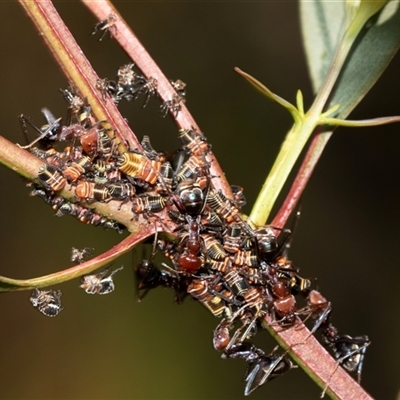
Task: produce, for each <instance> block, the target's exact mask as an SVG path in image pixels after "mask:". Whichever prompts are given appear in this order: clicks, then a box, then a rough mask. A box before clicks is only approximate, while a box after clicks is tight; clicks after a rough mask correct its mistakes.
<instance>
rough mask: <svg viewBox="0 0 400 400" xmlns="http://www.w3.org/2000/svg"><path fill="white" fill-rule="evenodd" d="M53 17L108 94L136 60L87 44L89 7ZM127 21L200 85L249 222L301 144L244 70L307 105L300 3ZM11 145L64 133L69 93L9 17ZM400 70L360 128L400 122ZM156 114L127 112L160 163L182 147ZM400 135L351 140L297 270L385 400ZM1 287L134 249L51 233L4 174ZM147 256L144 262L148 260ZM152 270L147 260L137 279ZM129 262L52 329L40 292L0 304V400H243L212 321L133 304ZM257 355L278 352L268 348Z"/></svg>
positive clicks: (2, 40) (4, 26) (144, 13)
mask: <svg viewBox="0 0 400 400" xmlns="http://www.w3.org/2000/svg"><path fill="white" fill-rule="evenodd" d="M56 6H57V9H58V10H59V12H60V14H61V16H62V17H63V18H64V19H65V21H66V23H67V25H68V26H69V27H70V29H71V31H72V33H73V34H74V35H75V37H76V39H77V41H78V43H79V44H80V45H81V47H82V49H83V51H84V52H85V54H86V55H87V57H88V58H89V60H90V61H91V62H92V64H93V66H94V68H95V69H96V70H97V72H98V74H99V75H100V76H101V77H105V76H107V77H109V78H113V77H114V76H115V74H116V71H117V69H118V67H119V66H120V65H122V64H124V63H126V62H128V61H129V60H128V59H127V57H126V56H125V54H124V53H123V52H122V51H121V50H120V49H119V47H118V45H117V44H116V43H115V42H114V41H113V40H108V39H107V40H104V41H103V42H101V43H99V42H98V41H97V40H96V38H94V37H92V36H90V32H91V30H92V27H93V25H94V24H95V22H96V21H95V19H94V18H93V17H92V15H91V14H90V13H89V12H88V11H87V9H86V8H85V7H84V6H82V5H81V4H80V3H79V2H59V3H58V2H57V3H56ZM116 6H117V8H118V9H119V10H120V12H121V14H122V15H123V17H124V18H125V19H126V20H127V22H128V23H129V24H130V25H131V27H132V29H133V30H134V32H135V33H136V35H137V36H138V37H139V38H140V40H141V41H142V43H143V44H144V45H145V46H146V47H147V49H148V51H149V52H150V54H151V55H152V56H153V58H154V59H155V61H156V62H157V63H158V64H159V65H160V67H161V68H162V69H163V70H164V72H165V73H166V74H167V76H168V77H170V78H171V79H177V78H180V79H182V80H183V81H184V82H186V83H187V88H188V90H187V91H188V94H187V105H188V107H189V109H190V110H191V112H192V113H193V115H194V117H195V118H196V120H197V122H198V124H199V125H200V127H201V129H202V130H203V131H204V132H205V134H206V135H207V137H208V139H209V141H210V142H211V143H212V145H213V151H214V153H215V155H216V156H217V157H218V159H219V162H220V163H221V165H222V167H223V169H224V171H225V172H226V175H227V177H228V179H229V180H230V182H231V183H234V184H238V185H242V186H244V187H245V194H246V197H247V199H248V206H247V207H246V209H245V212H249V211H250V205H251V204H253V202H254V200H255V198H256V195H257V193H258V191H259V189H260V186H261V184H262V182H263V181H264V179H265V176H266V174H267V173H268V171H269V169H270V167H271V165H272V163H273V160H274V158H275V156H276V154H277V152H278V149H279V146H280V143H281V142H282V140H283V138H284V135H285V132H286V131H287V130H288V129H289V127H290V126H291V119H290V117H289V115H288V114H287V113H286V111H284V110H283V109H282V108H280V107H279V106H278V105H276V104H274V103H272V102H270V101H268V100H267V99H266V98H264V97H262V96H261V95H260V94H259V93H257V92H256V91H255V90H254V89H253V88H252V87H250V85H249V84H248V83H246V82H245V81H244V80H243V79H242V78H241V77H240V76H238V75H237V74H235V73H234V71H233V67H235V66H238V67H240V68H241V69H243V70H244V71H247V72H248V73H250V74H252V75H253V76H255V77H256V78H257V79H259V80H260V81H262V82H263V83H265V84H266V85H267V86H268V87H269V88H270V89H271V90H273V91H274V92H275V93H277V94H279V95H280V96H282V97H284V98H286V99H287V100H289V101H291V102H294V99H295V94H296V90H297V89H301V90H302V91H303V94H304V97H305V103H306V105H307V106H308V105H310V104H311V101H312V92H311V89H310V87H311V86H310V81H309V78H308V75H307V69H306V63H305V58H304V54H303V49H302V45H301V35H300V28H299V23H298V5H297V3H296V2H281V3H279V2H262V3H250V2H248V3H246V2H242V3H233V2H232V3H212V2H207V3H194V2H193V3H190V2H186V3H182V2H121V3H118V2H117V3H116ZM0 15H1V16H2V21H1V24H0V57H1V63H0V73H1V81H0V82H1V88H2V90H1V97H0V102H1V107H0V110H1V113H2V118H1V123H0V133H1V134H2V135H4V136H5V137H6V138H8V139H10V140H12V141H14V142H18V143H23V136H22V133H21V130H20V127H19V123H18V119H17V116H18V115H19V114H20V113H24V114H26V115H28V116H30V117H32V118H33V119H34V120H35V121H37V122H38V124H40V123H42V116H41V114H40V109H41V107H43V106H47V107H49V108H50V109H51V110H52V111H53V112H54V114H55V115H56V116H64V115H65V113H66V104H65V102H64V100H63V99H62V97H61V95H60V93H59V91H58V89H59V88H65V87H66V85H67V82H66V80H65V78H64V77H63V75H62V74H61V72H60V70H59V68H58V66H57V65H56V63H55V62H54V61H53V59H52V57H51V56H50V53H49V51H48V50H47V49H46V47H45V46H44V44H43V41H42V39H41V38H40V36H39V35H38V33H37V32H36V30H35V28H34V27H33V25H32V23H31V22H30V21H29V20H28V18H27V17H26V16H25V15H24V12H23V10H22V9H21V7H20V6H19V5H18V4H17V3H14V2H0ZM399 69H400V58H399V57H396V58H395V59H394V61H393V62H392V64H391V65H390V66H389V68H388V69H387V71H386V72H385V74H384V75H383V76H382V78H381V79H380V80H379V82H378V83H377V85H376V87H374V89H373V90H371V92H370V93H369V94H368V95H367V97H366V98H365V100H363V102H362V103H361V104H360V105H359V107H358V108H357V109H356V111H355V112H354V113H353V114H352V115H351V118H352V119H357V118H358V119H361V118H372V117H378V116H384V115H396V114H399V111H400V108H399V96H400V95H399V93H400V90H399V89H400V80H399V78H398V71H399ZM158 105H159V104H158V102H157V100H155V99H152V100H151V101H150V104H149V106H148V107H147V108H146V109H141V100H139V101H138V102H136V103H135V104H132V103H130V104H125V105H124V106H123V107H122V110H123V114H124V116H126V117H127V118H128V119H129V122H130V124H131V126H132V128H133V130H134V131H135V133H136V134H137V135H138V136H139V137H141V136H142V135H144V134H146V135H150V136H151V140H152V143H153V145H154V147H155V148H156V149H159V150H161V149H165V150H167V149H171V150H172V149H175V148H176V147H178V140H177V130H176V127H175V125H174V124H173V122H172V120H171V119H170V118H169V117H168V118H166V119H162V118H160V117H159V114H158V110H157V107H158ZM399 129H400V128H399V126H398V125H391V126H383V127H376V128H368V129H357V130H356V129H354V130H351V129H344V128H341V129H339V130H338V131H337V132H336V133H335V134H334V135H333V138H332V139H331V141H330V143H329V145H328V147H327V149H326V151H325V153H324V155H323V157H322V159H321V161H320V163H319V165H318V167H317V169H316V171H315V173H314V175H313V177H312V179H311V181H310V184H309V186H308V188H307V190H306V191H305V194H304V197H303V208H302V217H301V221H300V224H299V226H298V229H297V231H296V234H295V240H294V243H293V248H292V251H291V258H292V259H293V260H294V262H295V263H296V265H297V266H299V267H301V274H302V275H303V276H309V277H315V276H316V277H318V278H319V282H320V288H321V291H322V292H323V293H324V295H325V296H326V297H327V298H328V299H329V300H331V301H332V303H333V308H334V317H333V322H334V323H335V325H336V326H337V327H338V328H339V330H340V333H342V334H350V335H352V336H356V335H361V334H368V335H369V337H370V338H371V340H372V345H371V346H370V348H369V349H368V351H367V355H366V359H365V365H364V370H363V385H364V386H365V388H366V389H367V390H368V391H369V392H370V393H371V394H372V395H373V396H374V397H376V398H379V399H394V398H395V397H396V394H397V391H398V389H399V387H398V383H399V381H400V379H399V373H398V371H399V365H398V364H399V363H398V356H399V345H398V338H399V337H400V332H399V318H398V317H399V307H398V306H399V301H398V292H397V290H399V283H400V279H399V278H400V275H399V272H398V271H399V260H400V246H399V239H400V233H399V229H398V227H399V226H400V214H399V204H400V190H399V181H400V168H399V166H400V165H399V164H400V161H399V157H398V155H399V152H400V135H399ZM0 185H1V187H2V196H0V203H1V204H0V209H1V210H2V213H1V227H2V228H1V229H2V235H1V242H0V246H1V254H2V262H1V265H0V274H1V275H4V276H9V277H14V278H30V277H36V276H41V275H44V274H48V273H51V272H55V271H59V270H62V269H65V268H68V267H69V266H71V263H70V261H69V256H70V249H71V247H72V246H75V247H78V248H82V247H85V246H88V247H94V248H95V249H96V254H100V253H101V252H102V251H105V250H107V249H109V248H110V247H111V246H113V245H114V244H116V243H118V241H120V240H121V239H122V236H120V235H118V234H117V233H115V232H111V231H105V230H102V229H100V228H94V227H91V226H85V225H83V224H80V223H79V222H78V221H76V220H74V219H72V218H68V217H64V218H62V219H58V218H55V217H54V216H53V212H52V210H51V209H50V208H49V207H46V206H45V204H44V203H43V202H42V201H41V200H40V199H36V198H35V199H31V198H29V197H28V190H27V189H26V188H25V187H24V182H23V181H22V179H21V178H20V177H19V176H18V175H17V174H15V173H13V172H12V171H10V170H8V169H7V168H0ZM147 250H148V251H149V249H147ZM140 257H141V252H140V251H139V252H138V253H137V255H136V262H137V260H138V259H139V258H140ZM134 262H135V261H134V260H133V259H132V256H131V255H129V256H125V257H122V258H121V259H120V260H119V261H118V262H117V263H116V266H119V265H120V264H123V265H124V266H125V269H124V270H123V271H122V272H119V273H118V274H117V275H116V276H115V282H116V286H117V290H116V291H115V292H114V293H112V294H111V295H108V296H88V295H86V294H85V293H84V292H83V291H82V290H81V289H79V288H78V284H79V282H78V281H72V282H68V283H65V284H63V285H61V286H60V287H59V288H58V287H57V288H54V289H61V290H62V292H63V304H64V306H65V310H64V311H63V312H62V313H61V314H60V315H59V316H58V317H57V318H55V319H50V318H45V317H44V316H43V315H41V314H40V313H38V312H37V310H35V309H34V308H33V307H31V305H30V303H29V292H16V293H6V294H2V295H1V296H0V320H1V330H0V343H1V347H0V348H1V357H0V388H1V389H0V397H1V398H4V399H6V398H7V399H9V398H16V399H25V398H38V399H47V398H53V399H66V398H69V399H72V398H73V399H88V398H93V399H100V398H104V399H116V398H131V399H167V398H173V399H178V398H182V399H189V398H192V399H212V398H215V399H234V398H235V399H240V398H242V397H243V395H242V393H243V388H244V385H243V382H242V381H241V378H242V375H243V372H244V368H245V365H244V363H243V362H241V361H236V360H228V361H226V360H221V359H220V356H219V354H218V353H217V352H215V351H214V350H213V348H212V343H211V338H212V330H213V328H214V327H215V326H216V324H217V322H218V321H217V320H216V319H215V318H214V317H212V316H211V314H209V313H207V312H206V310H205V309H204V308H202V307H201V306H200V305H199V304H197V303H195V302H192V301H186V302H185V304H184V305H183V306H175V305H174V304H173V294H172V292H170V291H167V290H162V289H159V290H156V291H153V292H151V293H150V295H149V296H148V297H147V298H146V299H145V301H143V302H142V303H137V302H136V301H135V293H134V286H135V283H134V279H133V274H132V265H133V263H134ZM258 343H259V344H260V346H261V347H262V348H263V349H264V350H265V351H267V352H268V351H269V349H272V348H273V346H274V343H273V341H272V340H271V338H270V337H269V336H268V334H267V333H266V332H264V331H262V332H260V333H259V334H258ZM319 394H320V389H319V388H318V387H317V386H315V384H314V383H313V382H312V381H310V379H309V378H308V377H307V376H306V375H305V374H304V373H303V372H302V370H300V369H296V370H292V371H290V373H288V374H287V375H285V376H284V377H281V378H280V379H277V380H275V381H273V382H271V383H268V384H267V385H265V386H264V387H262V388H261V389H259V390H258V391H257V392H255V393H254V395H252V398H253V399H258V398H260V399H261V398H270V399H272V398H273V399H317V398H319Z"/></svg>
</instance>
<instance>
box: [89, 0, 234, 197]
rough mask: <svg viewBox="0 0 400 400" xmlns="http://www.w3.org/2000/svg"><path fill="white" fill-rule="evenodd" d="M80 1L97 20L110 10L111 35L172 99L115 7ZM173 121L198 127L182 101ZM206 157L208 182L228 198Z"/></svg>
mask: <svg viewBox="0 0 400 400" xmlns="http://www.w3.org/2000/svg"><path fill="white" fill-rule="evenodd" d="M81 1H82V3H83V4H84V5H85V6H86V7H87V8H88V9H89V10H90V11H91V12H92V13H93V14H94V15H95V16H96V17H97V18H98V19H99V20H100V21H101V20H104V19H106V18H107V17H108V16H109V15H110V14H114V15H115V16H116V17H117V18H116V21H115V24H114V27H115V30H114V31H113V37H114V38H115V40H116V41H117V42H118V43H119V44H120V46H121V47H122V48H123V49H124V50H125V52H126V53H127V54H128V56H129V57H130V58H131V59H132V60H133V61H134V62H135V64H136V65H137V67H138V68H139V69H140V70H141V71H142V72H143V74H144V75H145V76H146V77H147V78H150V77H152V78H155V79H157V82H158V88H157V92H158V94H159V96H160V97H161V99H162V100H163V101H164V102H165V101H168V100H170V99H172V97H173V95H174V94H176V92H175V90H174V89H173V87H172V86H171V84H170V82H169V80H168V79H167V78H166V76H165V75H164V74H163V72H162V71H161V69H160V68H159V67H158V66H157V64H156V63H155V62H154V60H153V59H152V58H151V57H150V55H149V53H148V52H147V51H146V49H145V48H144V47H143V45H142V44H141V43H140V41H139V40H138V38H137V37H136V36H135V35H134V33H133V32H132V30H131V29H130V27H129V26H128V25H127V23H126V22H125V21H124V19H123V18H122V17H121V15H120V14H119V12H118V11H117V9H116V8H115V7H114V6H113V5H112V4H111V3H110V2H109V1H107V0H97V1H92V0H81ZM172 116H173V118H174V119H175V121H176V124H177V125H178V127H179V128H181V129H195V130H197V131H200V129H199V127H198V125H197V124H196V121H195V120H194V118H193V117H192V115H191V114H190V112H189V110H188V109H187V107H186V105H185V104H184V103H181V110H180V111H179V113H178V115H177V116H175V115H173V114H172ZM207 158H208V160H209V161H210V164H211V165H210V174H211V175H212V176H215V178H213V180H212V183H213V186H214V187H215V188H216V189H217V190H221V191H222V192H223V193H224V194H225V195H226V196H227V197H229V198H232V190H231V187H230V185H229V183H228V181H227V180H226V178H225V174H224V172H223V171H222V169H221V167H220V165H219V163H218V161H217V159H216V158H215V156H214V155H213V154H209V155H208V156H207Z"/></svg>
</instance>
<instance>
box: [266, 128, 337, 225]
mask: <svg viewBox="0 0 400 400" xmlns="http://www.w3.org/2000/svg"><path fill="white" fill-rule="evenodd" d="M332 133H333V130H330V131H324V130H323V128H322V127H319V128H318V131H317V132H316V133H314V137H313V138H312V140H311V143H310V146H309V148H308V150H307V153H306V155H305V157H304V160H303V162H302V164H301V166H300V168H299V171H298V173H297V175H296V178H295V180H294V181H293V183H292V186H291V188H290V191H289V193H288V195H287V196H286V199H285V201H284V202H283V204H282V206H281V208H280V209H279V211H278V213H277V214H276V216H275V218H274V219H273V221H272V222H271V225H273V226H276V227H278V228H283V227H284V226H285V225H286V222H287V220H288V218H289V217H290V215H291V214H292V213H293V210H294V209H295V207H296V205H297V203H298V201H299V200H300V198H301V196H302V194H303V191H304V189H305V188H306V185H307V183H308V181H309V180H310V178H311V174H312V173H313V171H314V168H315V167H316V165H317V162H318V160H319V158H320V157H321V154H322V152H323V150H324V148H325V146H326V144H327V143H328V140H329V139H330V137H331V136H332Z"/></svg>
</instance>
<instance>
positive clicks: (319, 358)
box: [265, 317, 372, 400]
mask: <svg viewBox="0 0 400 400" xmlns="http://www.w3.org/2000/svg"><path fill="white" fill-rule="evenodd" d="M265 321H266V323H267V327H268V330H269V331H271V329H272V330H273V331H274V332H275V333H276V335H278V336H279V337H278V338H277V340H278V342H280V344H283V347H284V348H285V349H290V354H291V356H292V357H293V358H294V359H295V360H296V362H297V363H298V364H299V365H301V366H305V368H304V370H305V372H306V373H307V374H309V375H310V373H311V371H312V378H313V379H314V380H315V382H316V383H317V384H318V385H319V386H320V387H321V388H322V389H325V385H328V390H327V394H328V395H329V396H330V397H332V398H337V399H341V400H372V397H371V396H370V395H369V394H368V393H367V392H366V391H365V390H364V389H363V388H362V387H361V386H360V385H359V384H358V383H357V382H356V381H355V380H354V379H352V378H351V376H350V375H349V374H348V373H347V372H346V371H345V370H344V369H343V368H341V367H339V368H337V362H336V360H334V359H333V358H332V357H331V355H330V354H329V353H328V352H327V351H326V350H325V348H324V347H322V346H321V344H320V343H319V342H318V341H317V339H315V337H314V336H312V335H311V336H310V331H309V330H308V329H307V327H306V326H305V325H304V324H303V323H302V322H300V321H299V323H296V324H295V325H294V326H293V327H291V328H289V329H285V330H282V328H281V327H280V326H278V325H276V324H275V325H271V324H272V322H273V321H272V320H271V318H270V317H266V318H265ZM276 335H274V334H273V336H276ZM282 342H283V343H282ZM298 343H301V344H298ZM310 376H311V375H310Z"/></svg>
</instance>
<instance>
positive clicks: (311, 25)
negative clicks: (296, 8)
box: [300, 0, 346, 93]
mask: <svg viewBox="0 0 400 400" xmlns="http://www.w3.org/2000/svg"><path fill="white" fill-rule="evenodd" d="M345 20H346V18H345V2H342V1H340V2H336V1H332V2H331V1H328V2H327V1H319V0H317V1H301V2H300V22H301V30H302V35H303V43H304V47H305V52H306V57H307V63H308V69H309V72H310V76H311V82H312V86H313V91H314V93H317V91H318V90H319V89H320V87H321V86H322V83H323V82H324V80H325V77H326V75H327V74H328V71H329V68H330V66H331V64H332V60H333V57H334V55H335V53H336V49H337V47H338V45H339V42H340V40H341V39H342V37H343V34H344V32H345V30H346V23H345V22H346V21H345Z"/></svg>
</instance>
